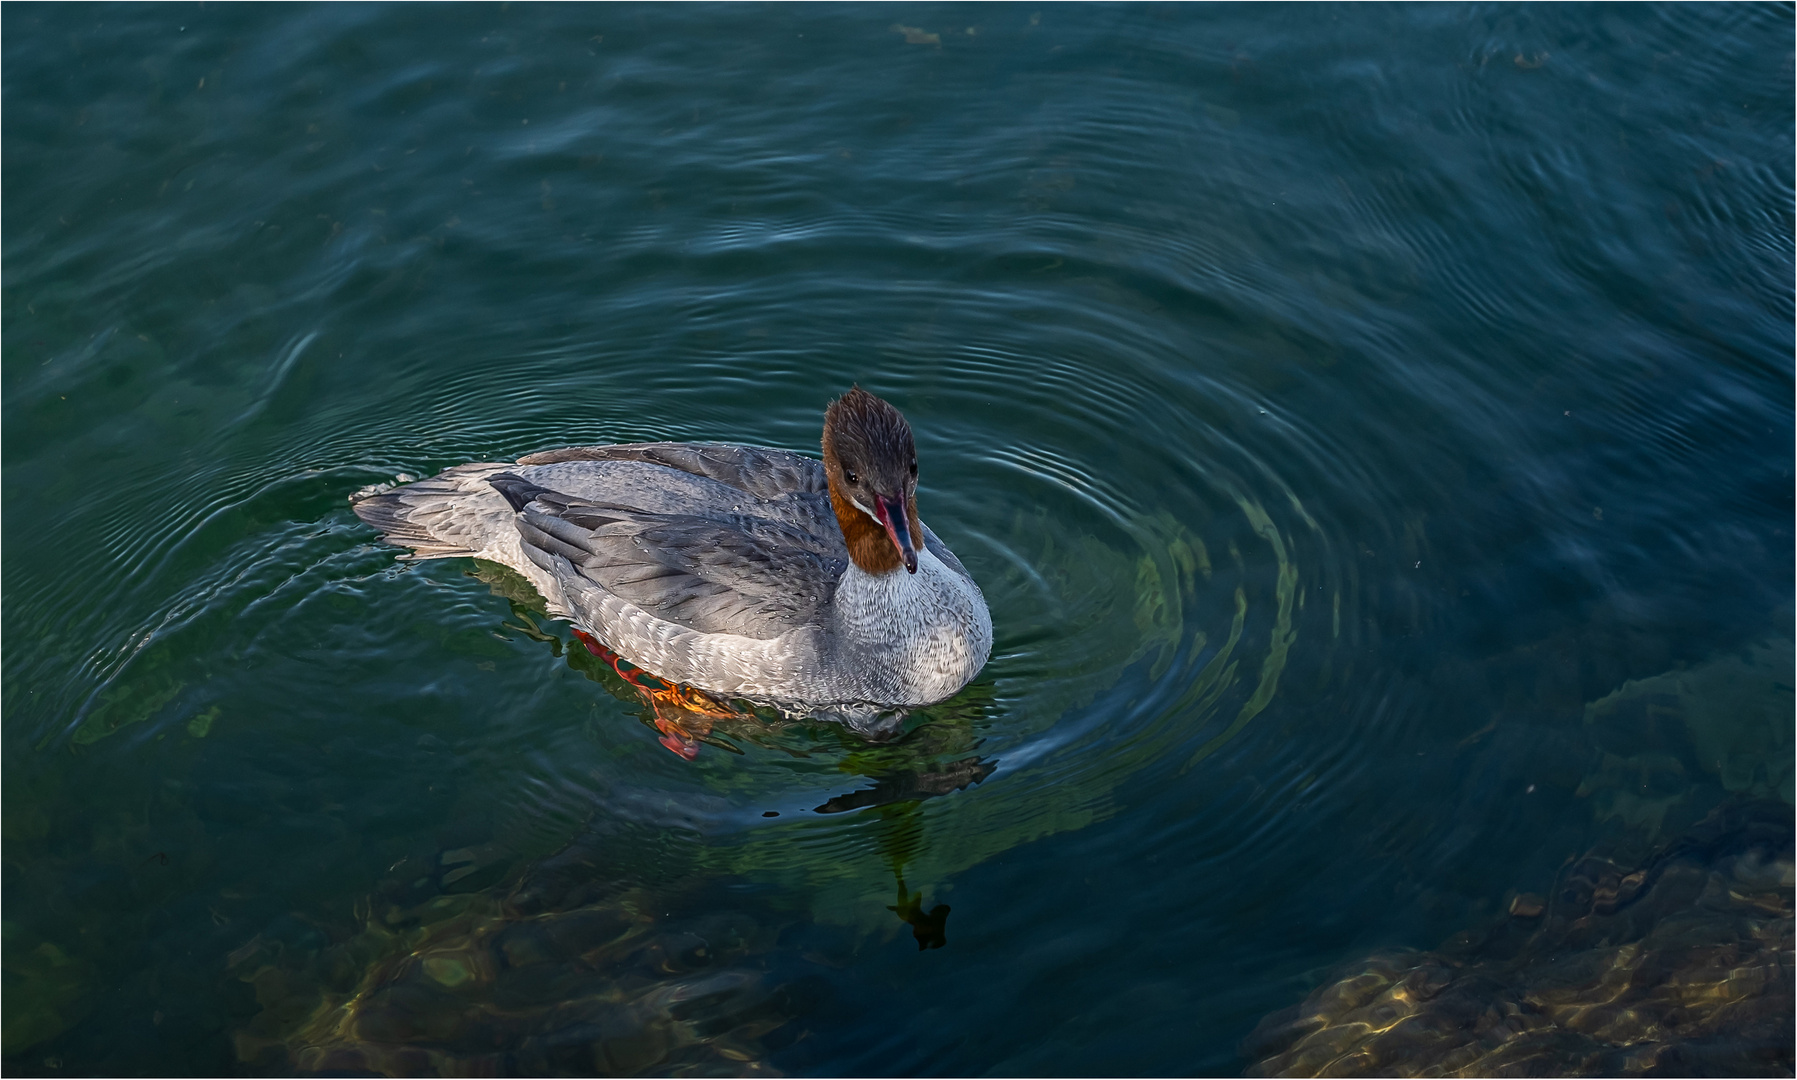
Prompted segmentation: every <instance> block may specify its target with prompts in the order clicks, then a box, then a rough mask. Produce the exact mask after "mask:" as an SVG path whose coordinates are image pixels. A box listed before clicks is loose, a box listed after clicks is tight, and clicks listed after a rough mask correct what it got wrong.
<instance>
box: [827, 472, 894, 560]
mask: <svg viewBox="0 0 1797 1080" xmlns="http://www.w3.org/2000/svg"><path fill="white" fill-rule="evenodd" d="M830 508H831V509H832V510H834V511H836V524H837V525H839V526H841V528H842V539H843V541H844V542H845V543H847V544H848V547H849V558H850V559H853V560H854V562H855V565H856V566H859V567H860V568H861V569H863V570H865V571H867V572H868V573H870V574H890V573H892V572H893V571H894V570H902V569H904V567H905V561H904V560H903V559H902V558H900V557H899V552H898V548H896V547H894V546H893V544H892V537H890V536H887V535H886V530H885V529H883V528H881V527H880V523H879V522H877V521H875V520H874V519H873V518H870V517H868V516H867V515H866V514H864V513H862V512H861V509H860V508H859V507H857V506H856V505H855V504H854V503H852V502H850V501H849V499H848V496H846V495H844V494H843V493H842V492H840V491H838V490H836V485H835V484H831V485H830Z"/></svg>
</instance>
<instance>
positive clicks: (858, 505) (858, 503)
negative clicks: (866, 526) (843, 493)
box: [849, 495, 885, 528]
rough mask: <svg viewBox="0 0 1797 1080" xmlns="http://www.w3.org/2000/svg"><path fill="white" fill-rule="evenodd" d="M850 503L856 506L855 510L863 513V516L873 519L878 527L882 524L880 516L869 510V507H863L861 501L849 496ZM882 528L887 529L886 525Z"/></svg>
mask: <svg viewBox="0 0 1797 1080" xmlns="http://www.w3.org/2000/svg"><path fill="white" fill-rule="evenodd" d="M849 501H850V502H852V503H854V504H855V509H857V510H859V511H861V512H862V513H863V514H866V515H867V516H868V517H870V518H873V519H874V524H876V525H879V524H880V515H878V514H876V513H874V512H873V511H872V510H869V509H868V508H867V507H865V506H862V505H861V500H860V499H857V498H855V497H854V496H853V495H851V496H849ZM880 527H881V528H885V526H884V525H881V526H880Z"/></svg>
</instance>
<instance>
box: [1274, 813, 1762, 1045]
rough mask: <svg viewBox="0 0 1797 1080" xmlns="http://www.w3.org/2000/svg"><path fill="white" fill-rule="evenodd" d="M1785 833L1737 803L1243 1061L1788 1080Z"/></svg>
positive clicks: (1302, 1024) (1438, 953) (1373, 987)
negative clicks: (1785, 1079)
mask: <svg viewBox="0 0 1797 1080" xmlns="http://www.w3.org/2000/svg"><path fill="white" fill-rule="evenodd" d="M1792 882H1793V870H1792V822H1791V811H1790V807H1789V806H1788V805H1787V804H1785V803H1782V802H1778V801H1773V800H1734V801H1730V802H1729V803H1727V804H1725V805H1723V806H1722V807H1719V808H1718V809H1716V810H1715V811H1714V812H1712V813H1711V814H1710V815H1708V816H1707V817H1705V818H1704V819H1703V820H1702V821H1701V822H1699V823H1698V824H1696V825H1695V826H1693V827H1692V828H1691V829H1689V830H1688V831H1686V832H1684V833H1682V834H1680V835H1679V836H1677V837H1675V838H1673V839H1672V840H1670V841H1669V842H1667V843H1666V844H1664V845H1663V846H1661V847H1659V848H1658V849H1656V850H1655V851H1653V852H1652V853H1651V854H1650V855H1649V856H1648V857H1646V858H1645V859H1642V860H1640V861H1626V862H1617V861H1615V860H1613V859H1612V858H1610V857H1607V856H1605V855H1602V854H1596V853H1593V854H1588V855H1586V856H1584V857H1582V858H1579V859H1576V860H1573V861H1572V862H1571V863H1570V864H1569V865H1568V866H1567V867H1566V868H1565V869H1564V870H1563V871H1562V872H1561V874H1560V875H1559V877H1558V878H1557V879H1556V880H1555V882H1554V884H1553V888H1552V889H1551V890H1550V891H1549V892H1548V893H1547V894H1546V895H1545V896H1544V895H1537V894H1531V893H1519V894H1516V895H1515V896H1513V897H1512V898H1511V900H1510V903H1509V910H1508V912H1507V913H1506V914H1505V915H1504V916H1503V917H1501V918H1500V919H1498V920H1497V921H1496V922H1494V923H1493V924H1491V925H1489V926H1485V927H1482V928H1477V929H1472V930H1468V931H1465V932H1464V933H1462V934H1459V935H1456V936H1455V937H1454V938H1453V939H1452V940H1450V941H1448V942H1447V943H1446V944H1444V945H1442V946H1441V947H1440V948H1439V949H1436V950H1434V951H1430V952H1393V953H1384V954H1380V955H1375V956H1372V957H1370V958H1368V959H1367V960H1366V961H1364V962H1363V963H1361V964H1358V965H1355V966H1354V967H1353V968H1352V969H1351V970H1350V971H1349V972H1347V973H1346V974H1342V975H1339V976H1337V977H1336V978H1334V979H1332V980H1331V981H1329V982H1328V983H1326V984H1325V985H1324V986H1322V987H1321V988H1320V989H1318V990H1317V991H1315V992H1314V993H1312V994H1311V995H1310V996H1309V997H1308V998H1307V999H1306V1000H1305V1001H1304V1002H1303V1003H1302V1004H1301V1005H1298V1006H1295V1007H1293V1008H1291V1009H1288V1010H1285V1011H1283V1012H1280V1013H1276V1014H1274V1015H1272V1016H1269V1017H1268V1018H1266V1019H1265V1020H1264V1021H1262V1022H1261V1024H1260V1026H1259V1027H1258V1028H1256V1030H1255V1032H1254V1034H1253V1036H1251V1037H1250V1039H1249V1040H1248V1043H1247V1045H1246V1046H1245V1047H1244V1052H1245V1054H1246V1055H1247V1056H1249V1057H1250V1058H1251V1059H1258V1060H1257V1063H1256V1064H1255V1065H1254V1066H1252V1067H1251V1068H1250V1070H1249V1075H1255V1076H1623V1075H1646V1076H1789V1075H1791V1071H1792V1067H1793V1056H1792V1037H1791V1017H1792V1013H1793V1010H1794V1009H1797V997H1794V995H1793V979H1792V976H1793V970H1794V968H1793V962H1792V948H1793V938H1792V929H1793V923H1792Z"/></svg>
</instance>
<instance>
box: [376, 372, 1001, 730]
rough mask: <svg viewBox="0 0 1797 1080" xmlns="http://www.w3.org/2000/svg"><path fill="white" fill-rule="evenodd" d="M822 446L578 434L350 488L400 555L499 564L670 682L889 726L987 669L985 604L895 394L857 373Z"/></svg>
mask: <svg viewBox="0 0 1797 1080" xmlns="http://www.w3.org/2000/svg"><path fill="white" fill-rule="evenodd" d="M822 451H823V455H822V460H819V459H817V458H812V457H808V456H805V455H802V454H798V453H794V452H792V451H788V450H779V449H773V448H769V447H760V446H747V445H739V444H734V443H703V442H647V443H619V444H610V445H601V446H575V447H567V448H564V449H559V450H548V451H544V452H541V453H534V454H528V455H526V456H524V457H521V458H518V459H517V460H516V461H509V462H473V463H469V464H466V465H458V466H456V467H454V468H451V469H446V470H444V471H443V472H441V473H438V474H437V475H435V476H432V477H429V478H428V479H423V480H417V481H414V482H411V483H405V484H402V485H400V486H382V487H376V488H371V489H364V491H362V492H358V493H357V495H356V496H352V501H353V508H354V511H355V513H356V515H357V516H358V517H360V518H361V519H362V521H364V522H366V523H367V524H369V525H371V526H373V527H374V528H375V529H377V530H379V531H380V533H381V539H382V540H384V541H385V542H386V543H388V544H392V545H395V546H398V547H403V548H407V549H409V550H408V551H407V552H406V553H405V554H403V555H400V556H399V558H400V559H402V560H424V559H449V558H468V557H472V558H475V559H485V560H488V561H491V562H494V563H498V564H500V565H501V566H504V567H507V568H508V569H510V570H513V571H515V572H516V573H518V574H520V575H522V576H523V577H524V578H526V579H527V580H528V581H529V582H530V583H531V584H532V585H533V586H534V587H535V588H536V590H537V592H538V593H539V594H541V596H542V597H543V599H544V601H545V603H546V605H547V608H548V612H549V614H550V615H551V616H553V617H556V618H560V619H565V620H567V621H569V622H570V623H572V624H573V626H574V628H575V632H576V634H577V635H578V636H580V637H581V638H582V640H583V641H586V640H588V637H587V636H588V635H590V636H591V637H592V638H596V639H597V640H598V641H599V642H601V643H603V644H604V646H606V647H607V648H609V649H610V650H611V651H612V652H614V653H615V654H616V655H617V656H618V657H621V658H623V659H625V660H627V661H628V662H629V663H630V664H632V665H634V666H635V667H637V668H640V669H642V670H644V671H647V672H649V673H651V674H653V675H654V676H655V677H656V678H658V679H660V680H662V681H664V682H670V683H674V684H679V685H681V686H686V687H691V688H693V689H696V690H699V691H701V692H703V693H704V694H706V695H709V696H711V697H712V698H715V699H717V700H720V701H728V700H742V701H745V702H748V703H750V704H754V705H764V706H768V707H771V708H773V709H775V710H777V711H779V712H781V713H782V714H785V715H787V716H795V717H796V716H822V717H827V718H833V719H837V720H842V721H844V722H846V723H848V724H849V725H850V726H851V727H856V728H863V729H868V730H873V729H877V728H880V727H881V726H883V725H884V726H888V727H889V726H890V724H891V722H892V719H891V718H892V717H894V716H902V715H903V714H904V713H905V712H907V711H909V710H912V709H916V708H921V707H923V706H928V705H934V704H937V703H939V702H942V701H944V700H947V699H948V698H949V697H952V696H953V695H954V694H956V693H957V692H959V691H960V690H961V688H962V687H964V686H966V685H967V683H968V682H970V681H971V680H972V679H973V678H974V676H975V675H976V674H978V673H979V671H980V669H981V668H983V667H984V666H985V664H986V661H987V659H988V658H989V656H990V655H991V651H992V617H991V614H990V612H989V611H988V610H987V607H986V601H985V597H984V595H983V594H982V593H981V592H980V588H979V585H978V584H976V583H975V581H974V579H973V575H972V574H970V573H969V572H968V570H967V568H966V567H965V566H964V565H962V563H961V560H959V559H958V558H956V557H955V554H954V552H952V551H950V550H949V548H948V546H947V545H946V544H944V543H943V542H942V540H941V538H939V537H938V536H937V535H936V534H935V532H933V531H932V530H931V529H930V527H929V526H928V525H925V524H924V523H923V521H922V519H921V518H919V517H918V511H917V477H918V472H917V447H916V442H915V439H914V438H913V436H912V432H911V425H910V423H909V422H907V421H906V419H905V417H904V415H903V414H902V413H901V412H899V410H898V409H897V408H895V407H894V406H893V405H891V404H890V403H889V402H887V401H885V400H884V399H882V398H880V397H878V396H876V395H874V394H872V393H869V392H868V391H866V390H863V389H861V387H860V386H859V385H856V386H854V387H852V388H851V389H850V390H849V391H848V392H847V393H845V394H843V395H842V396H841V397H839V398H837V399H836V400H835V401H833V402H831V403H830V404H829V406H828V407H827V408H826V410H825V412H824V426H823V437H822ZM402 479H409V478H402ZM589 647H591V645H589Z"/></svg>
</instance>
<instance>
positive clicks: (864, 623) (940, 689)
mask: <svg viewBox="0 0 1797 1080" xmlns="http://www.w3.org/2000/svg"><path fill="white" fill-rule="evenodd" d="M834 606H835V608H836V631H837V635H838V647H839V650H840V657H839V662H840V663H842V664H844V665H845V666H846V667H848V668H849V670H850V671H852V672H853V674H854V676H855V677H857V678H858V680H859V681H861V682H863V683H864V684H865V686H864V688H863V689H864V694H865V698H866V700H870V701H884V702H890V703H893V704H903V705H928V704H932V703H934V702H938V701H941V700H943V699H944V698H947V697H949V696H950V695H952V694H954V693H955V692H956V691H957V690H959V689H961V687H963V686H965V685H967V682H968V680H970V679H972V678H973V677H974V675H976V674H978V673H979V670H980V668H982V667H984V666H985V663H986V658H987V657H988V656H990V655H991V653H992V616H991V615H990V614H989V613H988V612H987V610H986V601H985V598H984V597H982V596H981V595H980V590H979V588H978V587H977V586H975V585H974V584H973V582H971V581H969V580H967V579H966V578H964V577H962V576H961V575H960V574H957V573H955V572H954V571H953V570H950V569H949V568H948V566H947V565H945V564H944V563H943V562H942V560H940V559H938V558H937V557H936V556H935V555H933V554H931V553H930V552H929V551H928V550H924V551H920V552H918V553H917V573H915V574H910V573H906V572H904V571H903V570H897V571H894V572H892V573H889V574H869V573H867V572H866V571H864V570H862V569H860V568H859V567H857V566H854V565H852V564H851V565H850V566H849V568H848V570H847V571H845V572H844V574H843V576H842V580H841V582H839V583H838V584H837V586H836V600H835V605H834Z"/></svg>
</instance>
